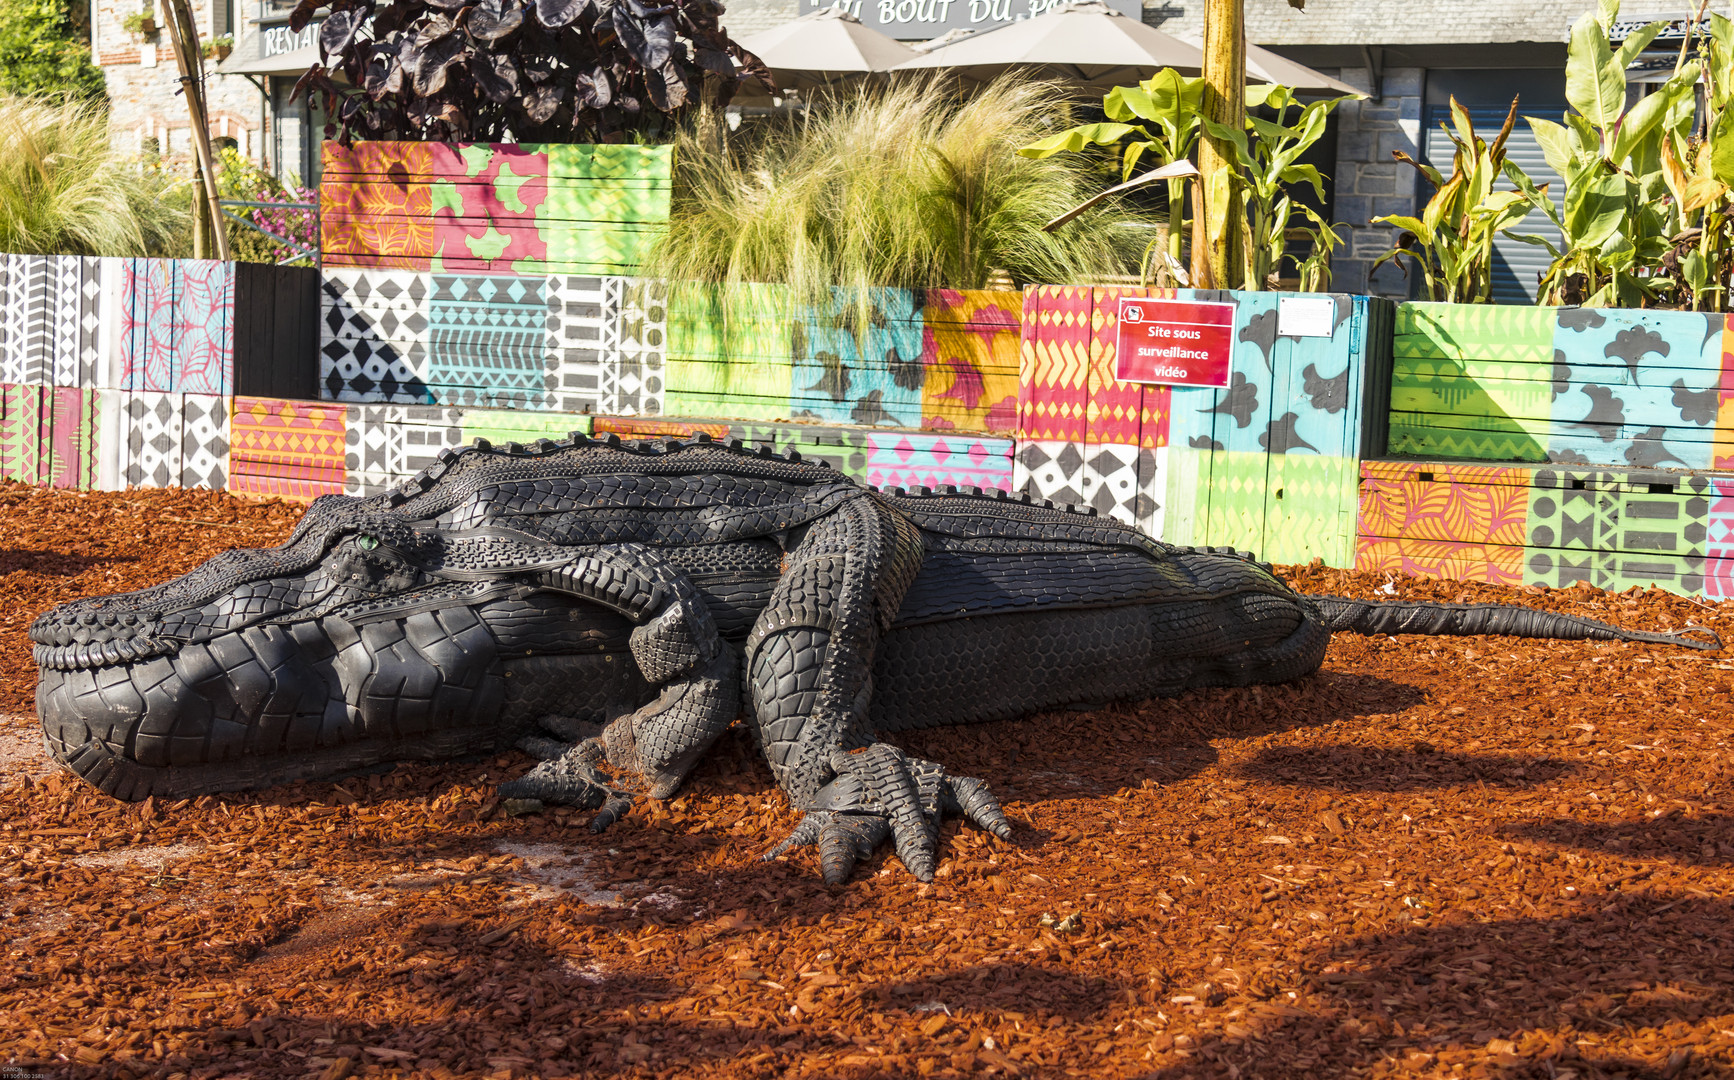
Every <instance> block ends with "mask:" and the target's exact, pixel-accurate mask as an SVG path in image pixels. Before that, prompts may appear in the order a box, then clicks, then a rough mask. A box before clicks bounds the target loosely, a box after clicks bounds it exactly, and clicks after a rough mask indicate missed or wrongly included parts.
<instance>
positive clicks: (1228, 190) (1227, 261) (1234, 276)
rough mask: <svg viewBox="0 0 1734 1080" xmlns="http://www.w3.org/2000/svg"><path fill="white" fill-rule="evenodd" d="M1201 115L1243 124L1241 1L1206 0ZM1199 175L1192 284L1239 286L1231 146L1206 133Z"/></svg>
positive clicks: (1238, 211) (1236, 172) (1238, 213)
mask: <svg viewBox="0 0 1734 1080" xmlns="http://www.w3.org/2000/svg"><path fill="white" fill-rule="evenodd" d="M1204 115H1205V116H1207V117H1209V118H1210V119H1212V120H1214V121H1216V122H1217V123H1218V124H1222V125H1224V126H1226V127H1231V128H1239V127H1242V126H1244V125H1245V123H1246V18H1245V0H1205V8H1204ZM1198 171H1199V173H1200V174H1201V177H1200V182H1199V185H1198V189H1199V193H1200V194H1202V195H1203V198H1202V199H1201V200H1200V201H1201V202H1202V203H1203V204H1204V205H1203V206H1201V207H1199V208H1197V216H1198V217H1199V218H1200V219H1201V220H1202V221H1203V223H1204V229H1203V233H1204V235H1203V237H1202V239H1203V240H1204V243H1202V244H1198V243H1195V244H1194V245H1193V248H1192V277H1193V281H1194V283H1195V284H1197V285H1198V287H1199V288H1207V289H1208V288H1215V289H1237V288H1240V287H1241V285H1242V284H1244V283H1243V282H1242V281H1241V271H1242V265H1241V264H1242V262H1243V256H1242V253H1241V238H1240V233H1241V227H1242V223H1241V217H1242V216H1243V208H1242V206H1241V203H1240V183H1239V176H1240V169H1239V159H1238V158H1236V156H1235V153H1234V147H1233V146H1231V145H1230V144H1228V143H1227V142H1225V141H1223V140H1220V139H1215V138H1212V137H1211V136H1210V133H1209V132H1205V133H1204V135H1203V137H1202V138H1201V139H1200V140H1199V144H1198ZM1194 238H1195V240H1196V239H1197V238H1198V236H1197V233H1196V232H1195V233H1194Z"/></svg>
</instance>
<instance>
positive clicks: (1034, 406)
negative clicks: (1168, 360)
mask: <svg viewBox="0 0 1734 1080" xmlns="http://www.w3.org/2000/svg"><path fill="white" fill-rule="evenodd" d="M1128 295H1137V296H1150V297H1155V298H1161V297H1164V296H1167V297H1173V296H1176V295H1184V296H1187V297H1190V298H1195V299H1200V300H1213V299H1222V300H1233V301H1235V302H1236V305H1237V311H1236V322H1235V329H1234V335H1235V342H1236V344H1235V352H1234V358H1233V365H1232V368H1231V372H1230V383H1229V385H1228V386H1227V387H1226V388H1223V389H1220V390H1217V389H1209V388H1180V387H1174V388H1171V387H1167V386H1145V385H1142V384H1136V383H1121V382H1119V381H1118V380H1117V379H1115V378H1114V360H1115V339H1116V330H1117V318H1118V305H1119V300H1120V299H1121V297H1122V296H1128ZM1329 299H1330V300H1331V302H1332V303H1333V305H1334V309H1335V318H1334V319H1333V323H1332V332H1331V335H1330V336H1329V337H1304V338H1303V337H1294V336H1285V335H1278V334H1277V332H1276V331H1277V305H1278V299H1277V297H1276V296H1274V295H1271V294H1264V293H1238V294H1226V293H1220V294H1219V293H1205V292H1198V291H1187V292H1185V293H1184V294H1177V293H1175V292H1173V291H1168V292H1158V291H1155V290H1136V291H1132V290H1121V289H1116V288H1101V289H1094V290H1091V289H1082V288H1076V287H1058V286H1053V287H1042V288H1038V289H1033V290H1030V291H1029V292H1027V293H1026V296H1025V306H1024V310H1023V336H1022V369H1021V371H1022V375H1021V381H1020V389H1019V401H1018V416H1019V440H1018V452H1017V460H1018V474H1017V480H1016V484H1017V486H1018V488H1019V490H1023V491H1028V492H1029V493H1030V494H1031V495H1033V496H1037V497H1040V498H1043V499H1048V500H1051V501H1055V502H1064V503H1072V504H1082V505H1089V506H1093V507H1095V508H1096V509H1097V510H1098V511H1099V512H1101V513H1103V514H1107V515H1109V516H1112V517H1115V518H1118V519H1120V520H1123V521H1127V522H1130V523H1133V524H1136V525H1139V526H1140V527H1142V528H1144V529H1145V530H1146V531H1148V532H1150V533H1151V534H1152V535H1156V536H1161V537H1162V538H1164V539H1167V540H1169V541H1171V542H1174V543H1183V544H1208V545H1213V546H1216V545H1230V546H1234V547H1237V548H1243V549H1247V550H1252V551H1255V552H1258V553H1260V554H1261V555H1262V556H1263V557H1266V558H1270V559H1277V560H1281V561H1296V562H1299V561H1306V560H1308V559H1311V558H1315V557H1318V558H1323V559H1324V560H1325V561H1326V562H1327V563H1330V564H1332V565H1337V566H1347V565H1351V564H1352V562H1353V558H1354V538H1355V526H1354V516H1355V509H1356V497H1357V481H1358V474H1357V470H1356V465H1357V463H1358V461H1359V458H1360V456H1361V454H1362V452H1363V446H1364V444H1365V442H1366V441H1367V438H1368V436H1369V432H1368V421H1369V417H1370V416H1379V415H1382V413H1383V410H1384V408H1385V406H1384V404H1383V400H1382V395H1381V394H1380V393H1379V382H1378V375H1379V372H1380V371H1381V370H1382V368H1381V366H1380V359H1379V355H1378V354H1379V352H1380V345H1381V342H1382V340H1383V339H1382V337H1381V333H1380V331H1381V329H1382V328H1383V326H1384V325H1388V324H1381V322H1380V320H1381V319H1388V316H1389V310H1388V305H1384V304H1382V303H1381V302H1379V301H1369V300H1368V299H1366V298H1364V297H1350V296H1336V297H1330V298H1329ZM1374 400H1377V401H1378V405H1377V408H1376V409H1370V408H1369V405H1370V404H1371V402H1372V401H1374Z"/></svg>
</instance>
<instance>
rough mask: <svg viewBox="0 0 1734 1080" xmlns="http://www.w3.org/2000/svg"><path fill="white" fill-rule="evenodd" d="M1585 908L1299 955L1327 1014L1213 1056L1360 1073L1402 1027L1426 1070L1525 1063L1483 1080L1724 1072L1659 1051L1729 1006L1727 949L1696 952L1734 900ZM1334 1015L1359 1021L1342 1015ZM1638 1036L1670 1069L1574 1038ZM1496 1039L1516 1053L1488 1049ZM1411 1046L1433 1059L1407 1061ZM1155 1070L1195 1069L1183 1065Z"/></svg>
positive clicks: (1243, 1064)
mask: <svg viewBox="0 0 1734 1080" xmlns="http://www.w3.org/2000/svg"><path fill="white" fill-rule="evenodd" d="M1582 903H1583V907H1584V910H1583V911H1582V913H1581V914H1574V915H1570V916H1567V917H1565V918H1559V919H1541V918H1513V919H1496V920H1489V921H1485V922H1474V923H1452V924H1449V925H1438V926H1429V927H1425V928H1416V929H1411V930H1408V931H1402V932H1396V933H1384V934H1370V935H1367V936H1364V937H1359V938H1353V939H1350V940H1347V941H1344V942H1341V943H1340V944H1337V945H1334V946H1331V947H1329V948H1327V949H1324V950H1321V951H1320V952H1318V953H1316V954H1315V955H1314V956H1313V957H1312V958H1311V959H1310V960H1308V961H1304V962H1303V964H1302V966H1303V968H1307V967H1310V968H1312V969H1313V971H1314V973H1313V974H1310V975H1304V976H1303V977H1302V981H1301V985H1300V986H1297V987H1296V990H1297V991H1301V990H1303V989H1304V991H1305V992H1309V993H1311V994H1315V995H1318V997H1319V998H1322V999H1323V1000H1324V1002H1326V1005H1325V1007H1324V1008H1323V1009H1320V1010H1317V1011H1312V1012H1309V1013H1308V1014H1306V1015H1293V1014H1292V1013H1291V1014H1289V1015H1284V1016H1280V1017H1276V1018H1272V1019H1270V1020H1269V1021H1268V1022H1266V1023H1264V1024H1263V1025H1262V1026H1257V1027H1256V1030H1255V1031H1254V1032H1252V1033H1251V1034H1248V1035H1244V1036H1240V1037H1233V1036H1231V1037H1229V1038H1227V1039H1225V1040H1224V1041H1223V1042H1222V1043H1220V1044H1218V1046H1217V1047H1216V1050H1217V1054H1216V1062H1217V1064H1218V1066H1223V1065H1226V1066H1228V1067H1229V1075H1235V1074H1236V1072H1237V1071H1238V1072H1239V1073H1241V1074H1244V1073H1245V1072H1246V1071H1247V1070H1249V1069H1251V1070H1258V1069H1260V1068H1262V1067H1264V1064H1265V1062H1266V1061H1267V1060H1271V1059H1274V1060H1280V1061H1282V1062H1283V1065H1284V1067H1290V1066H1292V1063H1293V1059H1292V1057H1290V1056H1289V1054H1288V1052H1287V1050H1286V1049H1284V1048H1285V1047H1289V1046H1294V1045H1301V1044H1310V1045H1313V1046H1321V1047H1323V1046H1330V1047H1333V1049H1334V1051H1335V1054H1336V1056H1335V1057H1334V1058H1333V1059H1332V1060H1329V1061H1324V1062H1321V1063H1320V1066H1321V1068H1320V1071H1321V1072H1327V1073H1330V1074H1332V1075H1343V1074H1350V1073H1356V1074H1358V1072H1359V1070H1361V1069H1364V1068H1368V1067H1372V1066H1376V1065H1386V1066H1388V1065H1391V1064H1396V1063H1398V1062H1401V1061H1402V1060H1403V1059H1402V1057H1401V1056H1400V1055H1399V1056H1398V1057H1397V1058H1396V1059H1395V1060H1393V1057H1392V1052H1391V1048H1392V1042H1393V1040H1392V1036H1393V1035H1394V1034H1397V1033H1398V1031H1399V1028H1398V1025H1401V1031H1403V1032H1406V1033H1407V1036H1408V1041H1410V1042H1411V1043H1414V1044H1419V1047H1418V1048H1417V1049H1413V1050H1411V1051H1410V1055H1411V1056H1410V1058H1409V1061H1408V1064H1410V1065H1411V1067H1416V1068H1420V1067H1423V1066H1425V1065H1428V1064H1432V1065H1433V1066H1434V1067H1436V1068H1441V1071H1443V1070H1444V1068H1448V1067H1449V1064H1450V1063H1451V1062H1452V1060H1453V1056H1454V1052H1456V1051H1461V1052H1463V1054H1462V1057H1461V1060H1463V1061H1469V1060H1471V1058H1470V1057H1469V1052H1473V1053H1474V1054H1476V1055H1481V1056H1477V1057H1475V1058H1474V1059H1473V1060H1476V1061H1479V1062H1483V1063H1486V1064H1493V1065H1495V1066H1500V1065H1501V1064H1502V1063H1501V1061H1500V1056H1501V1055H1502V1054H1504V1055H1511V1054H1514V1053H1516V1054H1522V1055H1523V1059H1520V1058H1518V1057H1515V1056H1511V1057H1509V1059H1508V1060H1507V1061H1506V1062H1504V1063H1503V1067H1500V1068H1498V1069H1497V1070H1496V1071H1494V1072H1489V1073H1487V1074H1486V1075H1490V1076H1502V1077H1531V1076H1533V1077H1546V1076H1553V1075H1556V1068H1558V1069H1564V1068H1574V1069H1577V1070H1579V1072H1580V1075H1582V1074H1583V1072H1584V1071H1585V1070H1587V1071H1588V1074H1589V1075H1595V1076H1607V1075H1622V1076H1625V1077H1628V1078H1630V1080H1641V1078H1656V1080H1662V1078H1671V1080H1680V1078H1681V1077H1697V1076H1713V1075H1725V1073H1723V1072H1722V1071H1721V1069H1720V1067H1719V1066H1718V1065H1716V1064H1715V1063H1714V1062H1712V1061H1707V1060H1703V1059H1698V1058H1695V1057H1694V1056H1693V1055H1692V1053H1691V1051H1690V1050H1689V1049H1687V1050H1684V1051H1682V1048H1681V1047H1679V1046H1678V1045H1677V1044H1670V1043H1669V1040H1668V1035H1667V1030H1668V1028H1669V1025H1675V1024H1678V1023H1679V1022H1680V1021H1681V1020H1685V1021H1687V1022H1692V1021H1696V1020H1701V1019H1704V1018H1708V1017H1715V1016H1720V1015H1724V1014H1727V1013H1729V1012H1734V984H1730V983H1729V981H1728V979H1727V972H1726V970H1725V968H1724V967H1723V965H1722V962H1721V960H1720V959H1719V958H1720V957H1721V956H1723V955H1725V954H1724V953H1722V952H1721V951H1720V950H1719V949H1712V950H1711V951H1708V952H1705V951H1704V950H1703V949H1701V948H1700V947H1699V945H1698V943H1700V942H1702V943H1704V944H1707V945H1708V944H1714V945H1720V946H1722V947H1726V946H1727V945H1728V944H1729V943H1730V942H1731V941H1734V930H1731V929H1730V928H1731V927H1734V905H1731V904H1729V903H1727V902H1725V901H1720V900H1712V899H1705V898H1702V897H1696V896H1693V895H1691V894H1669V893H1666V892H1654V893H1612V894H1603V896H1602V898H1597V897H1594V896H1590V897H1586V898H1585V899H1584V900H1583V901H1582ZM1706 939H1708V940H1706ZM1280 996H1281V995H1280V994H1279V997H1280ZM1343 1015H1348V1016H1351V1017H1353V1016H1360V1017H1362V1018H1363V1019H1361V1020H1355V1019H1348V1020H1339V1019H1338V1017H1339V1016H1343ZM1441 1018H1450V1019H1448V1020H1446V1021H1445V1022H1444V1023H1441ZM1248 1023H1249V1024H1250V1023H1251V1021H1248ZM1546 1029H1553V1030H1552V1031H1551V1032H1550V1031H1547V1030H1546ZM1645 1029H1649V1031H1650V1032H1651V1033H1652V1035H1651V1038H1652V1039H1653V1040H1654V1043H1655V1046H1656V1050H1657V1056H1658V1057H1659V1058H1664V1059H1669V1063H1668V1064H1666V1065H1658V1064H1657V1063H1656V1062H1654V1061H1644V1060H1641V1059H1637V1058H1632V1057H1629V1056H1622V1055H1619V1054H1615V1053H1612V1052H1599V1048H1598V1047H1597V1046H1595V1045H1593V1044H1586V1043H1585V1042H1583V1041H1581V1036H1579V1035H1577V1034H1574V1032H1583V1033H1588V1034H1598V1033H1606V1032H1621V1033H1626V1034H1629V1033H1632V1032H1642V1031H1644V1030H1645ZM1514 1032H1515V1033H1517V1034H1515V1035H1513V1034H1512V1033H1514ZM1526 1032H1528V1033H1529V1034H1525V1033H1526ZM1499 1039H1506V1040H1520V1041H1521V1044H1517V1043H1513V1044H1512V1045H1509V1046H1507V1047H1505V1048H1504V1049H1503V1050H1502V1049H1501V1047H1500V1046H1499V1045H1498V1044H1494V1045H1490V1044H1493V1043H1494V1040H1499ZM1420 1048H1424V1049H1420ZM1489 1051H1492V1053H1493V1055H1494V1056H1493V1060H1492V1061H1491V1062H1489V1061H1488V1060H1487V1058H1486V1056H1485V1055H1486V1054H1487V1053H1488V1052H1489ZM1417 1053H1424V1054H1427V1055H1428V1057H1427V1058H1425V1059H1422V1060H1416V1058H1415V1057H1414V1055H1415V1054H1417ZM1670 1055H1671V1057H1670ZM1435 1057H1436V1058H1437V1060H1436V1061H1434V1060H1433V1058H1435ZM1525 1059H1527V1060H1525ZM1151 1075H1152V1076H1154V1077H1163V1078H1169V1077H1172V1078H1179V1077H1183V1076H1186V1077H1189V1076H1193V1075H1196V1073H1195V1072H1193V1071H1192V1070H1190V1069H1188V1068H1185V1067H1180V1068H1171V1069H1166V1070H1162V1071H1159V1072H1156V1073H1153V1074H1151ZM1255 1075H1256V1073H1255Z"/></svg>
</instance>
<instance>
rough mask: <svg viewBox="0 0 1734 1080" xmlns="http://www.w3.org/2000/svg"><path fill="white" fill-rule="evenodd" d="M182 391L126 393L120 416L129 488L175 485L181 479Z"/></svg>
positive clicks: (125, 478)
mask: <svg viewBox="0 0 1734 1080" xmlns="http://www.w3.org/2000/svg"><path fill="white" fill-rule="evenodd" d="M181 398H182V395H180V394H168V393H158V392H156V391H146V392H140V393H133V394H127V395H126V397H125V407H124V411H123V413H122V416H121V428H122V432H121V433H122V436H123V438H124V439H125V442H124V443H123V447H124V449H123V451H122V453H123V454H124V457H123V459H122V461H123V464H124V466H125V471H124V473H123V477H124V479H123V484H124V486H126V487H172V486H174V485H176V484H179V483H180V481H181V441H182V440H181Z"/></svg>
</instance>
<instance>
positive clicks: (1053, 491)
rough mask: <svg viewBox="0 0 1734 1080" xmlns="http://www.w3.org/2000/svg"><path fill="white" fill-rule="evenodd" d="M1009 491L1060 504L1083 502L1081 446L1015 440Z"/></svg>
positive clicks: (1051, 441)
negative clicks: (1015, 447) (1015, 445)
mask: <svg viewBox="0 0 1734 1080" xmlns="http://www.w3.org/2000/svg"><path fill="white" fill-rule="evenodd" d="M1011 490H1013V491H1015V492H1018V493H1019V494H1022V495H1028V496H1029V497H1030V498H1032V499H1038V500H1042V501H1045V502H1051V503H1056V504H1061V505H1073V506H1075V505H1077V504H1079V503H1082V502H1083V501H1084V444H1083V443H1075V442H1056V441H1053V440H1043V439H1019V440H1018V441H1017V452H1016V454H1015V455H1014V457H1013V464H1012V488H1011Z"/></svg>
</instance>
